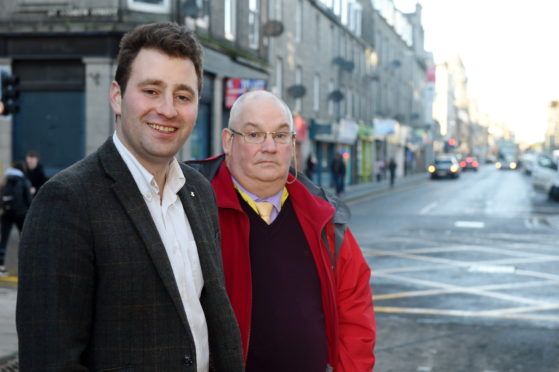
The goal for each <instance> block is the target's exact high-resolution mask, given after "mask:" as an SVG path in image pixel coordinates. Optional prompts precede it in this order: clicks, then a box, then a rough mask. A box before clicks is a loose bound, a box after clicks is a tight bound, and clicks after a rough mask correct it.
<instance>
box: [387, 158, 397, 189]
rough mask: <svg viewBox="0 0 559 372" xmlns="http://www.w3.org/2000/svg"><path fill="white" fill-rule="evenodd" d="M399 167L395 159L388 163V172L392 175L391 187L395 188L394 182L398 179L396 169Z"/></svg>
mask: <svg viewBox="0 0 559 372" xmlns="http://www.w3.org/2000/svg"><path fill="white" fill-rule="evenodd" d="M397 167H398V165H397V164H396V161H394V158H390V161H389V162H388V172H389V173H390V187H393V186H394V180H395V179H396V168H397Z"/></svg>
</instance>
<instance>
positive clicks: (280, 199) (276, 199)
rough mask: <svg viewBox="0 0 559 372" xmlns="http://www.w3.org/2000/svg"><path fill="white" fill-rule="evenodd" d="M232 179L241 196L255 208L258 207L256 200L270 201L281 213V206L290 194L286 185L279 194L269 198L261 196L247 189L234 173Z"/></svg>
mask: <svg viewBox="0 0 559 372" xmlns="http://www.w3.org/2000/svg"><path fill="white" fill-rule="evenodd" d="M231 179H232V180H233V184H234V185H235V188H236V189H237V190H238V191H239V193H240V194H241V196H242V197H243V199H244V200H245V201H246V202H247V203H248V204H249V205H250V206H251V207H252V208H253V209H254V210H257V208H256V204H254V202H255V201H256V202H263V201H265V202H270V203H272V205H273V206H274V209H275V210H276V211H277V212H278V213H279V211H280V210H281V207H282V206H283V203H284V202H285V200H286V199H287V197H288V196H289V193H288V192H287V188H286V187H285V186H284V187H283V189H282V190H280V191H279V192H278V193H277V194H274V195H272V196H269V197H267V198H260V197H258V196H257V195H255V194H253V193H251V192H250V191H248V190H247V189H245V188H244V187H243V186H242V185H241V184H240V183H239V182H238V181H237V180H236V179H235V177H233V175H231Z"/></svg>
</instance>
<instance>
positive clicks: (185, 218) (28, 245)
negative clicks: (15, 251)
mask: <svg viewBox="0 0 559 372" xmlns="http://www.w3.org/2000/svg"><path fill="white" fill-rule="evenodd" d="M201 86H202V60H201V47H200V45H199V43H198V41H197V40H196V39H195V37H194V35H193V33H192V32H190V31H187V30H186V29H184V28H182V27H180V26H178V25H175V24H151V25H144V26H140V27H138V28H136V29H135V30H133V31H131V32H130V33H128V34H127V35H125V36H124V38H123V39H122V41H121V44H120V52H119V56H118V67H117V71H116V76H115V81H113V83H112V85H111V88H110V103H111V106H112V109H113V111H114V113H115V115H116V132H115V134H114V135H113V136H112V138H109V139H108V140H107V141H106V142H105V144H104V145H102V146H101V147H100V148H99V149H98V150H97V152H95V153H94V154H92V155H90V156H88V157H87V158H85V159H84V160H82V161H80V162H78V163H77V164H75V165H73V166H71V167H70V168H68V169H66V170H64V171H62V172H61V173H59V174H58V175H56V176H55V177H53V178H52V179H51V180H50V181H49V182H47V183H45V184H44V185H43V187H42V189H41V192H40V193H39V194H38V195H37V196H36V197H35V200H34V201H33V205H32V208H31V209H30V212H29V214H28V217H27V218H28V219H27V220H26V224H25V228H24V232H23V236H22V240H21V245H20V261H19V263H20V267H19V289H18V302H17V330H18V335H19V362H20V368H21V370H22V371H70V370H72V371H78V370H91V371H109V370H110V371H125V370H126V371H132V370H134V371H165V372H167V371H208V370H212V371H241V370H242V369H243V359H242V348H241V342H240V336H239V330H238V326H237V324H236V321H235V317H234V314H233V311H232V308H231V305H230V303H229V301H228V298H227V294H226V291H225V285H224V282H223V273H222V263H221V257H220V250H219V247H220V240H219V225H218V219H217V208H216V204H215V198H214V196H213V193H212V189H211V186H210V185H209V183H208V182H207V181H206V180H205V179H203V177H201V176H200V174H199V173H197V172H196V171H194V170H192V169H190V168H189V167H187V166H179V164H178V162H177V160H176V159H175V158H174V156H175V154H176V153H177V151H178V150H179V149H180V148H181V146H183V144H184V142H185V140H186V139H187V138H188V136H189V135H190V133H191V131H192V128H193V126H194V123H195V121H196V115H197V112H198V99H199V94H200V91H201Z"/></svg>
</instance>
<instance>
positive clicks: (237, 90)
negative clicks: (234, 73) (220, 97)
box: [225, 78, 266, 109]
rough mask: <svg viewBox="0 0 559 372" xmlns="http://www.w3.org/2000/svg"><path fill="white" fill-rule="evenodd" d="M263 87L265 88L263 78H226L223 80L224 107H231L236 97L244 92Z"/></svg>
mask: <svg viewBox="0 0 559 372" xmlns="http://www.w3.org/2000/svg"><path fill="white" fill-rule="evenodd" d="M263 89H266V80H264V79H236V78H230V79H227V80H226V81H225V108H228V109H229V108H231V107H232V106H233V103H235V101H236V100H237V98H239V97H240V96H242V95H243V94H245V93H246V92H249V91H251V90H263Z"/></svg>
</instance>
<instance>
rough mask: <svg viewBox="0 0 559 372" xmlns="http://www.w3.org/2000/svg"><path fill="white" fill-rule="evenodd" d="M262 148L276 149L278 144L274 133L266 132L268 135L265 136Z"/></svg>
mask: <svg viewBox="0 0 559 372" xmlns="http://www.w3.org/2000/svg"><path fill="white" fill-rule="evenodd" d="M262 149H263V150H265V151H276V150H277V144H276V141H274V138H273V136H272V133H266V137H265V138H264V142H262Z"/></svg>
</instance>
